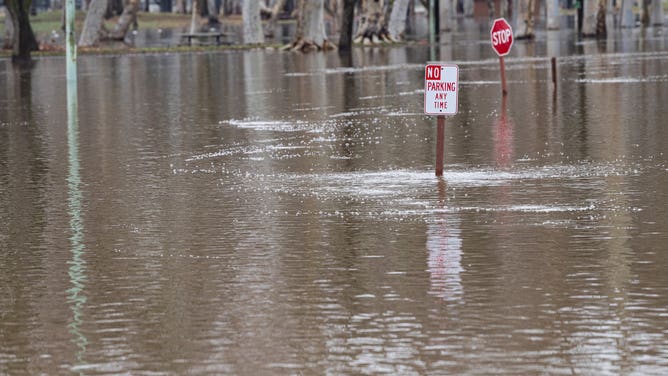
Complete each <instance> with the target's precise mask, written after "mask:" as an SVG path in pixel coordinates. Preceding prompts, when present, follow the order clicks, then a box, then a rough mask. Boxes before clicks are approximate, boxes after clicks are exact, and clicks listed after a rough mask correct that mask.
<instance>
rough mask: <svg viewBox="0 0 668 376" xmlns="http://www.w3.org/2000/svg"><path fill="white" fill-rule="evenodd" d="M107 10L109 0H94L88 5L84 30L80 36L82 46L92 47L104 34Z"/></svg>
mask: <svg viewBox="0 0 668 376" xmlns="http://www.w3.org/2000/svg"><path fill="white" fill-rule="evenodd" d="M106 11H107V0H93V1H92V2H91V3H90V5H89V6H88V13H86V19H85V20H84V25H83V30H81V36H80V37H79V46H80V47H91V46H94V45H96V44H98V42H99V41H100V38H101V37H102V36H103V28H104V14H105V12H106Z"/></svg>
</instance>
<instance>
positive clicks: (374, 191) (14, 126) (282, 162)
mask: <svg viewBox="0 0 668 376" xmlns="http://www.w3.org/2000/svg"><path fill="white" fill-rule="evenodd" d="M466 22H468V23H466V24H463V25H460V27H461V28H460V30H459V31H458V32H456V33H454V34H452V35H450V36H444V37H443V39H442V43H441V45H440V46H439V48H437V49H436V50H435V52H436V56H435V57H436V59H437V60H443V61H448V62H454V63H456V64H459V67H460V83H461V85H460V86H461V88H460V94H459V95H460V97H459V100H460V106H459V114H458V115H457V116H455V117H452V118H448V120H447V123H446V146H445V153H446V155H445V160H446V167H445V176H444V178H443V179H438V178H436V177H435V176H434V172H433V170H434V159H435V119H434V118H433V117H426V116H424V115H423V114H422V111H423V103H422V99H423V98H422V97H423V91H422V90H423V87H424V81H423V80H424V64H425V62H426V61H428V60H432V59H433V57H432V56H430V54H431V51H430V49H429V48H428V46H423V45H410V46H401V47H397V48H366V49H363V48H357V49H355V50H354V52H353V55H352V56H351V57H349V58H341V57H339V56H338V54H336V53H327V54H323V53H318V54H307V55H302V54H294V53H285V52H278V51H262V50H255V51H226V52H215V53H198V54H159V55H158V54H156V55H142V56H138V55H125V56H83V57H81V58H80V59H79V86H78V89H79V92H78V96H79V110H78V117H77V118H74V119H72V118H70V119H68V118H67V111H66V103H65V95H64V93H65V65H64V64H65V62H64V59H63V58H62V57H51V58H40V59H38V60H37V62H36V65H35V66H34V68H33V69H32V70H28V71H26V70H23V71H19V70H15V69H14V68H12V66H11V64H10V62H9V61H8V60H0V77H1V79H0V85H2V90H0V373H2V374H39V373H47V374H59V373H64V374H67V373H79V374H247V375H262V374H266V375H276V374H323V373H330V374H406V375H410V374H490V373H493V374H509V375H516V374H541V373H550V374H597V375H605V374H614V375H617V374H638V375H651V374H654V375H661V374H665V373H666V372H667V371H668V345H667V344H668V324H667V322H668V321H667V320H666V317H668V294H667V292H668V274H666V273H665V270H666V269H667V268H668V253H667V251H668V248H666V244H668V242H667V241H668V230H667V229H666V226H665V223H666V222H667V221H668V211H667V209H666V208H668V190H666V188H665V187H666V185H667V184H668V156H667V155H666V150H668V136H667V135H666V124H667V122H666V119H667V118H668V107H667V106H665V98H668V73H667V72H666V61H667V59H668V49H667V47H668V38H667V37H666V36H665V35H664V34H663V32H661V31H660V30H652V29H650V30H648V31H640V30H627V31H624V32H616V33H613V34H612V35H611V36H610V37H609V38H608V39H607V40H605V41H598V42H597V41H578V40H577V39H576V38H575V37H574V36H573V35H572V34H571V33H569V32H568V31H562V32H550V33H540V34H539V35H538V38H537V40H536V41H533V42H528V41H523V42H516V44H515V46H514V47H513V52H512V53H511V55H510V56H509V57H508V59H507V60H506V67H507V69H508V80H509V95H508V97H507V100H505V101H503V100H502V99H501V96H500V87H499V81H498V60H497V59H496V58H495V57H494V55H493V51H492V50H491V47H490V46H489V42H488V32H489V31H488V25H487V24H486V23H480V24H478V23H476V22H478V21H470V22H469V21H466ZM551 56H557V57H558V85H557V90H554V87H553V84H552V82H551V77H550V69H549V68H550V64H549V60H548V58H549V57H551Z"/></svg>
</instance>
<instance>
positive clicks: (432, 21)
mask: <svg viewBox="0 0 668 376" xmlns="http://www.w3.org/2000/svg"><path fill="white" fill-rule="evenodd" d="M436 1H437V0H429V45H430V46H432V45H433V44H434V43H436ZM432 60H433V57H432Z"/></svg>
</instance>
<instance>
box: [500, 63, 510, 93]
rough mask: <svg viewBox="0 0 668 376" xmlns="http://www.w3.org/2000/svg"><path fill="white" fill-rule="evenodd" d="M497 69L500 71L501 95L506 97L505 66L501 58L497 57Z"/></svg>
mask: <svg viewBox="0 0 668 376" xmlns="http://www.w3.org/2000/svg"><path fill="white" fill-rule="evenodd" d="M499 69H500V70H501V92H502V93H503V95H508V90H507V89H506V64H505V63H504V61H503V56H499Z"/></svg>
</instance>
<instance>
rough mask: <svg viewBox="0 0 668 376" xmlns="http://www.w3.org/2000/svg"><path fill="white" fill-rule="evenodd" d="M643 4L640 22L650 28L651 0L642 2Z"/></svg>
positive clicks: (641, 0) (642, 0)
mask: <svg viewBox="0 0 668 376" xmlns="http://www.w3.org/2000/svg"><path fill="white" fill-rule="evenodd" d="M640 2H641V3H642V9H641V13H640V14H641V16H640V22H642V24H643V26H649V2H650V0H640Z"/></svg>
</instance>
